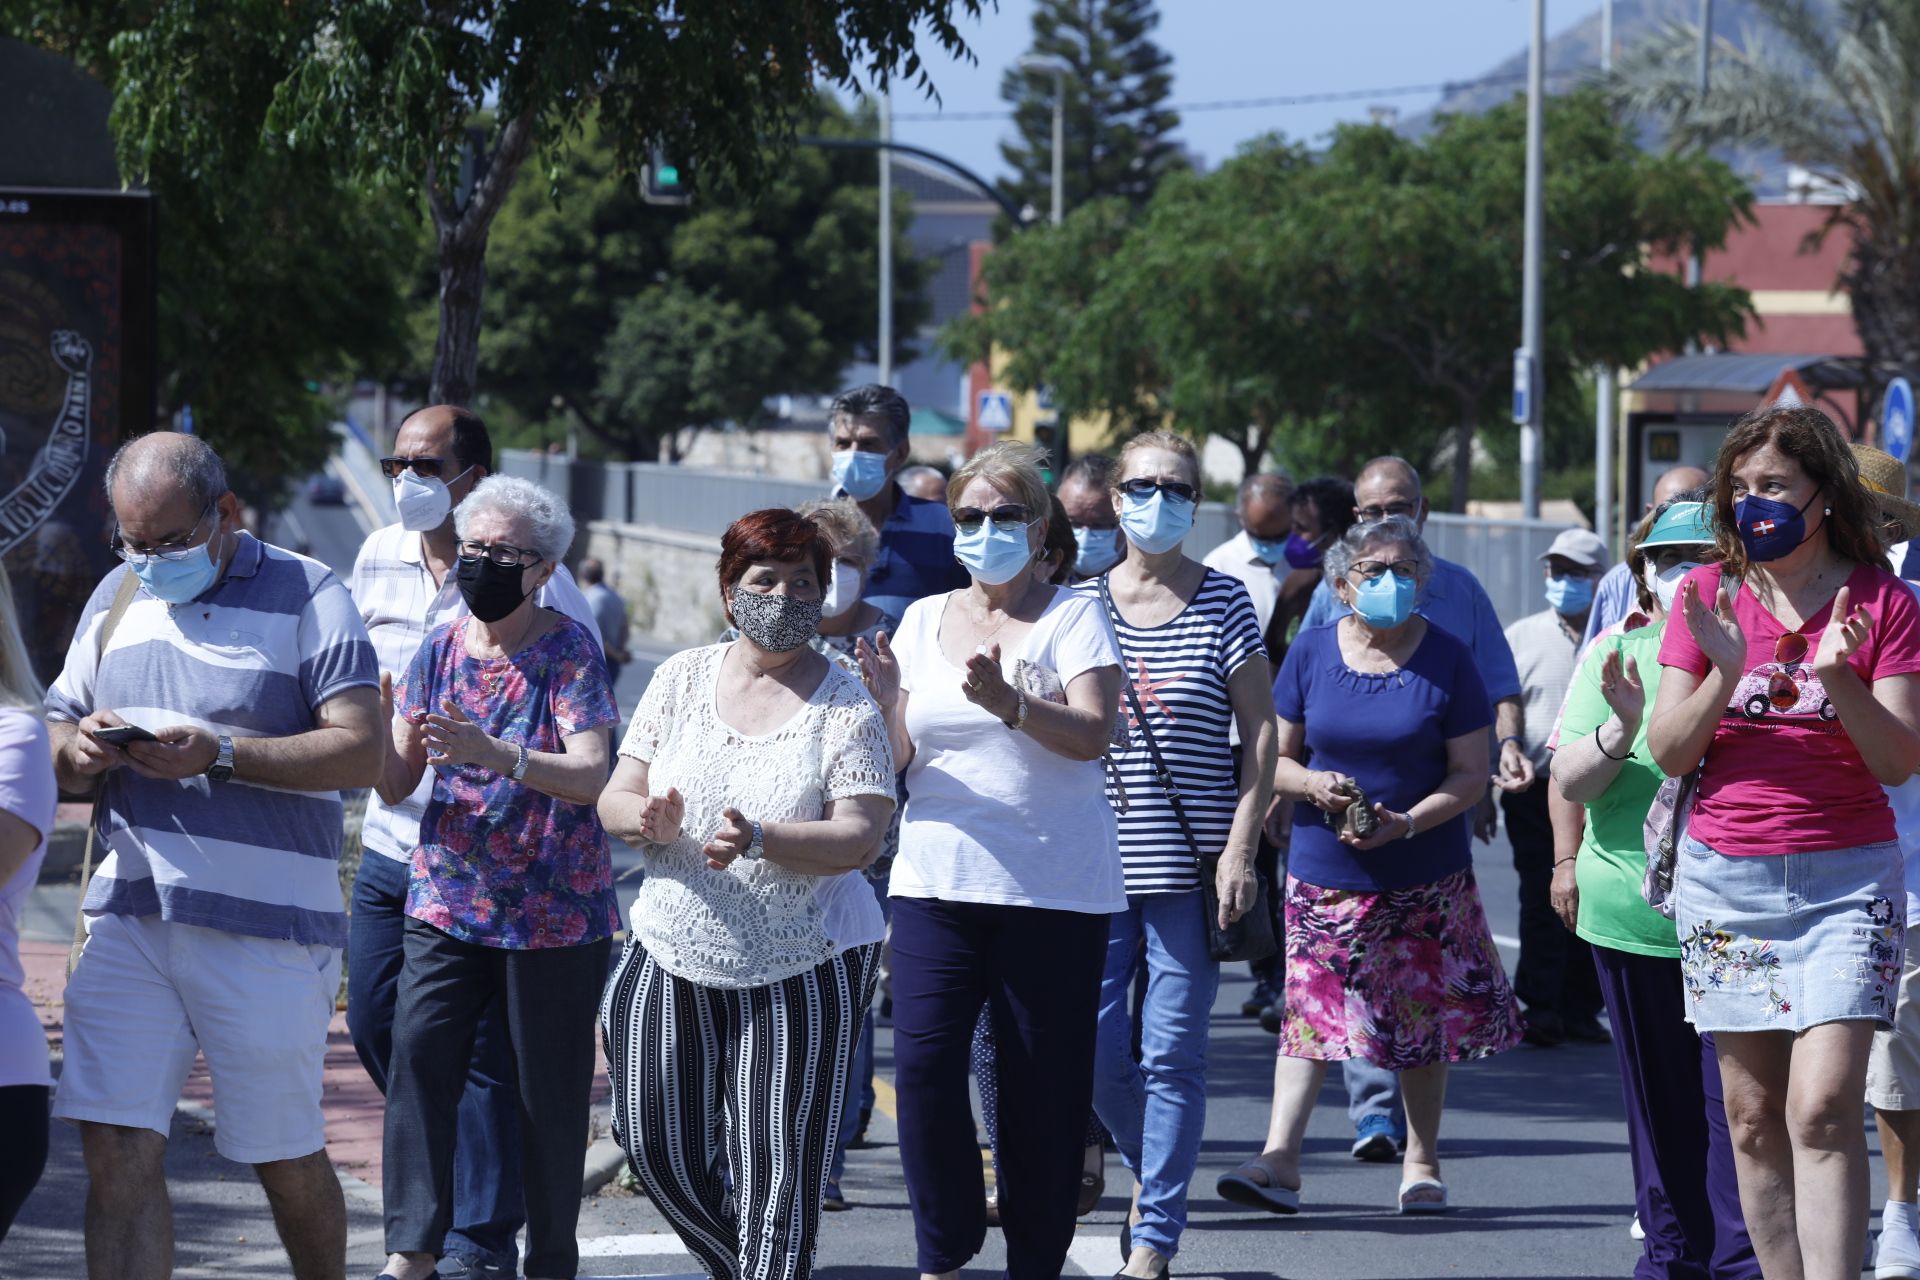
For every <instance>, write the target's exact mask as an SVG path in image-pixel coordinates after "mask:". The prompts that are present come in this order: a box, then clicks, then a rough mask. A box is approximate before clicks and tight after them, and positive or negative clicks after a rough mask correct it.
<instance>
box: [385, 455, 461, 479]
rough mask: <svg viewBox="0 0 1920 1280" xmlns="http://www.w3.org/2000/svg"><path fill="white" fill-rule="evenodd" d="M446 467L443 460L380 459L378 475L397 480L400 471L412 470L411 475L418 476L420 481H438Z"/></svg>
mask: <svg viewBox="0 0 1920 1280" xmlns="http://www.w3.org/2000/svg"><path fill="white" fill-rule="evenodd" d="M446 467H447V460H446V459H445V458H433V457H421V458H397V457H396V458H382V459H380V474H381V475H383V476H385V477H386V478H387V479H389V480H397V479H399V477H400V473H401V472H402V471H406V470H408V469H409V468H411V469H412V471H413V474H415V475H417V476H419V477H420V478H421V479H422V480H438V479H439V478H440V476H441V474H442V473H443V472H444V471H445V470H446Z"/></svg>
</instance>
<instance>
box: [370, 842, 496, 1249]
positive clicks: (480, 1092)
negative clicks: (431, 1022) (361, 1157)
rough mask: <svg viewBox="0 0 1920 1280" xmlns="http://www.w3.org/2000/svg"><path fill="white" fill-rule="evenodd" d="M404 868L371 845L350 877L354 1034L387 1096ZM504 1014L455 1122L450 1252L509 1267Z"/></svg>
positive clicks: (487, 1039) (478, 1042) (481, 1052)
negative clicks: (351, 885) (493, 1260)
mask: <svg viewBox="0 0 1920 1280" xmlns="http://www.w3.org/2000/svg"><path fill="white" fill-rule="evenodd" d="M406 905H407V866H406V864H405V863H403V862H396V861H394V860H393V859H392V858H389V857H386V856H384V855H382V854H378V853H375V852H374V851H373V850H371V849H369V850H367V851H366V853H365V855H364V856H362V858H361V859H360V871H359V874H358V875H356V876H355V877H354V881H353V917H352V919H351V920H350V921H349V923H348V933H347V1031H348V1034H350V1035H351V1036H352V1037H353V1048H354V1051H355V1052H356V1053H358V1054H359V1055H360V1065H362V1066H363V1067H365V1068H366V1069H367V1075H369V1076H370V1077H372V1079H373V1083H374V1084H375V1085H376V1086H377V1087H378V1088H379V1090H380V1092H381V1093H383V1094H384V1093H385V1092H386V1091H387V1068H388V1064H389V1063H390V1061H391V1060H392V1057H393V1010H394V1005H395V1002H396V1000H397V998H398V996H399V992H400V967H401V963H402V960H403V959H404V951H403V946H402V941H401V939H402V936H403V926H404V924H405V921H406ZM517 1094H518V1088H517V1085H516V1081H515V1076H514V1071H513V1059H512V1057H511V1056H510V1053H509V1050H508V1045H507V1027H506V1017H505V1013H504V1011H503V1010H502V1007H501V1004H500V1002H499V1001H498V1000H496V1001H495V1002H494V1004H493V1006H492V1007H491V1008H489V1009H488V1010H487V1012H486V1015H485V1016H484V1017H482V1018H481V1019H480V1027H479V1031H478V1032H477V1034H476V1035H475V1036H474V1041H473V1062H472V1065H471V1066H469V1067H468V1069H467V1087H466V1091H465V1092H464V1093H463V1094H462V1095H461V1097H460V1111H459V1115H458V1118H457V1119H456V1120H455V1122H454V1125H455V1135H456V1136H455V1140H454V1154H453V1229H452V1230H451V1231H449V1232H447V1239H446V1244H445V1246H444V1248H443V1252H444V1253H446V1254H448V1255H456V1256H460V1257H466V1258H471V1257H474V1256H476V1255H478V1256H481V1257H485V1258H489V1259H499V1260H503V1261H509V1262H511V1261H513V1260H515V1259H516V1258H517V1256H518V1249H517V1248H516V1246H515V1244H514V1237H515V1236H516V1235H518V1234H519V1231H520V1228H521V1227H522V1226H524V1225H526V1221H527V1210H526V1202H525V1198H524V1196H523V1195H522V1191H521V1184H520V1110H519V1100H518V1097H517Z"/></svg>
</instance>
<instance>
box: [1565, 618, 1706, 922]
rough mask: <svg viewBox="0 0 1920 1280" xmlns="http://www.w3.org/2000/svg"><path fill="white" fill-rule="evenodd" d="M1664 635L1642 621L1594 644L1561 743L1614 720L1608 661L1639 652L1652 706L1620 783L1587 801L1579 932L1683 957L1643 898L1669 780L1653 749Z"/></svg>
mask: <svg viewBox="0 0 1920 1280" xmlns="http://www.w3.org/2000/svg"><path fill="white" fill-rule="evenodd" d="M1660 634H1661V629H1660V628H1659V627H1641V628H1640V629H1639V630H1637V631H1629V632H1628V633H1627V634H1625V635H1623V636H1602V637H1601V638H1600V639H1598V640H1596V641H1595V642H1594V644H1593V647H1592V648H1591V649H1589V650H1588V651H1587V656H1586V658H1585V659H1584V660H1583V661H1582V662H1581V664H1580V672H1579V674H1578V675H1576V676H1575V677H1574V681H1573V688H1572V689H1571V690H1569V691H1568V693H1567V706H1566V710H1565V711H1564V712H1563V713H1562V716H1561V721H1560V746H1561V747H1562V748H1564V747H1565V746H1566V744H1567V743H1569V742H1572V741H1574V740H1575V739H1576V738H1584V737H1586V736H1587V735H1588V734H1590V733H1592V732H1593V731H1594V730H1596V729H1598V728H1599V727H1600V726H1601V725H1603V724H1605V723H1606V722H1607V721H1608V720H1609V719H1611V718H1612V716H1613V709H1612V708H1611V707H1609V706H1607V700H1606V698H1605V697H1604V696H1602V695H1601V692H1600V664H1601V661H1602V660H1603V659H1604V658H1605V656H1606V654H1607V652H1608V650H1610V649H1617V650H1619V651H1620V653H1621V656H1622V660H1623V661H1624V660H1625V659H1626V658H1627V657H1631V658H1632V659H1633V660H1634V664H1635V666H1637V667H1638V669H1639V672H1640V680H1641V683H1642V684H1644V685H1645V686H1646V689H1647V710H1646V714H1644V715H1642V716H1641V718H1640V732H1639V733H1638V734H1636V735H1635V736H1634V739H1633V753H1632V755H1631V756H1630V757H1629V758H1628V760H1627V762H1626V763H1625V764H1623V765H1621V766H1620V772H1619V773H1618V774H1616V775H1615V776H1614V779H1613V785H1611V786H1609V787H1608V788H1607V789H1606V792H1605V793H1604V794H1602V795H1601V797H1600V798H1599V799H1598V800H1596V801H1594V802H1593V803H1592V804H1589V805H1588V806H1587V829H1586V832H1585V834H1583V835H1582V836H1581V837H1580V860H1579V861H1578V862H1577V863H1575V864H1574V872H1575V879H1576V880H1577V881H1578V883H1579V885H1580V925H1579V928H1578V929H1576V930H1575V932H1576V933H1578V934H1579V935H1580V936H1581V937H1583V938H1585V939H1586V940H1587V941H1588V942H1591V943H1593V944H1594V945H1595V946H1601V947H1612V948H1613V949H1614V950H1615V951H1630V952H1632V953H1633V954H1635V955H1642V956H1673V957H1675V958H1678V957H1679V955H1680V942H1679V935H1678V934H1677V933H1676V932H1675V930H1674V925H1673V921H1671V920H1669V919H1667V918H1666V917H1665V916H1663V915H1661V914H1660V913H1659V912H1657V911H1655V910H1654V909H1653V908H1652V907H1650V906H1648V905H1647V902H1646V899H1645V898H1643V897H1641V896H1640V886H1641V882H1642V881H1643V880H1644V879H1645V878H1646V874H1647V850H1646V839H1645V827H1646V821H1647V810H1648V809H1650V808H1652V807H1653V797H1654V793H1655V792H1657V791H1659V790H1660V783H1661V782H1662V781H1664V779H1665V775H1664V774H1662V773H1661V772H1660V767H1659V766H1658V765H1656V764H1654V762H1653V754H1652V753H1651V752H1649V751H1648V750H1647V722H1648V721H1650V720H1651V719H1652V718H1653V700H1654V696H1655V695H1656V694H1657V693H1658V692H1659V689H1660Z"/></svg>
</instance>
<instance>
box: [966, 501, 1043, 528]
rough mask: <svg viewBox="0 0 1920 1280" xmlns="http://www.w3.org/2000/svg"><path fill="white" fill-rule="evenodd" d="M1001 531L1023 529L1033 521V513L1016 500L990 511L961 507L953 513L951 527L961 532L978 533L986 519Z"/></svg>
mask: <svg viewBox="0 0 1920 1280" xmlns="http://www.w3.org/2000/svg"><path fill="white" fill-rule="evenodd" d="M989 520H991V521H992V522H993V527H994V528H996V529H998V530H1000V531H1001V532H1002V533H1013V532H1014V531H1015V530H1018V529H1024V528H1026V527H1027V525H1028V524H1030V523H1032V521H1033V514H1032V513H1031V512H1030V511H1028V510H1027V509H1026V508H1025V507H1023V506H1021V505H1020V504H1019V503H1017V502H1009V503H1007V504H1006V505H1005V506H1000V507H995V508H994V509H993V510H991V511H982V510H980V509H979V508H978V507H962V508H960V509H959V510H958V511H956V512H954V513H953V527H954V528H955V529H958V530H959V531H960V532H961V533H978V532H980V526H981V525H983V524H985V523H986V522H987V521H989Z"/></svg>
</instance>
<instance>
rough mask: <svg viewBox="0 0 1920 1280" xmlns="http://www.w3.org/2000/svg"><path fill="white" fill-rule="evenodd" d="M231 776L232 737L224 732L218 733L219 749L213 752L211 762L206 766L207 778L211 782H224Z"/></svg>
mask: <svg viewBox="0 0 1920 1280" xmlns="http://www.w3.org/2000/svg"><path fill="white" fill-rule="evenodd" d="M232 776H233V739H232V738H229V737H228V736H227V735H226V734H224V733H223V734H221V735H220V749H219V750H218V751H217V752H215V753H214V757H213V763H212V764H210V765H208V766H207V778H208V779H209V780H210V781H213V782H225V781H226V780H227V779H228V778H231V777H232Z"/></svg>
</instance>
